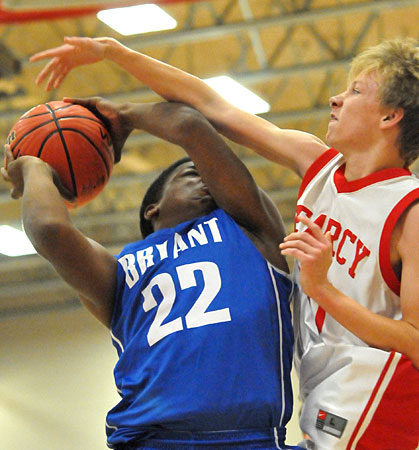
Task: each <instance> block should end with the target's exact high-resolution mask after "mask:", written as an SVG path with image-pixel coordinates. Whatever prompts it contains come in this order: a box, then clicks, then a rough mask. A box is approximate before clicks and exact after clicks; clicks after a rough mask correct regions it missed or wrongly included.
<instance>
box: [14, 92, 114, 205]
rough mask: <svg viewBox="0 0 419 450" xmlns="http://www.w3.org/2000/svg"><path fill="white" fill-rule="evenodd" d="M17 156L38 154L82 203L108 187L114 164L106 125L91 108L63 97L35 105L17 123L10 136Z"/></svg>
mask: <svg viewBox="0 0 419 450" xmlns="http://www.w3.org/2000/svg"><path fill="white" fill-rule="evenodd" d="M7 143H8V144H10V149H11V151H12V153H13V156H14V157H15V158H18V157H19V156H24V155H29V156H37V157H38V158H41V159H42V160H43V161H45V162H47V163H48V164H50V165H51V166H52V167H53V168H54V169H55V170H56V171H57V172H58V174H59V176H60V178H61V181H62V182H63V184H64V186H65V187H66V188H67V189H68V190H69V191H71V192H72V193H73V194H74V196H75V202H74V203H71V204H68V207H69V208H74V207H77V206H81V205H84V204H86V203H87V202H89V201H90V200H92V199H93V198H94V197H96V196H97V195H98V194H99V193H100V192H101V191H102V190H103V188H104V187H105V185H106V183H107V182H108V180H109V177H110V175H111V172H112V169H113V164H114V152H113V147H112V141H111V138H110V136H109V133H108V131H107V130H106V128H105V126H104V125H103V123H102V122H101V120H100V119H98V118H97V117H96V116H95V115H94V114H93V113H92V112H91V111H89V110H88V109H87V108H85V107H83V106H80V105H76V104H72V103H65V102H62V101H52V102H48V103H45V104H42V105H38V106H35V107H34V108H32V109H30V110H29V111H27V112H26V113H25V114H23V116H21V117H20V119H19V120H18V121H17V122H16V123H15V125H14V126H13V128H12V129H11V130H10V133H9V135H8V137H7Z"/></svg>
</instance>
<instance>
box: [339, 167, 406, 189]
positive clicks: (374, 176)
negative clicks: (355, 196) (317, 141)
mask: <svg viewBox="0 0 419 450" xmlns="http://www.w3.org/2000/svg"><path fill="white" fill-rule="evenodd" d="M411 175H412V172H410V170H409V169H402V168H399V167H394V168H391V169H383V170H380V171H378V172H374V173H371V174H369V175H367V176H366V177H363V178H359V179H358V180H353V181H348V180H347V179H346V178H345V164H343V165H342V166H340V167H339V168H338V169H337V170H336V172H335V174H334V176H333V179H334V182H335V186H336V189H337V191H338V192H339V193H343V192H355V191H358V190H359V189H362V188H364V187H366V186H369V185H371V184H374V183H378V182H379V181H385V180H391V179H392V178H398V177H404V176H411Z"/></svg>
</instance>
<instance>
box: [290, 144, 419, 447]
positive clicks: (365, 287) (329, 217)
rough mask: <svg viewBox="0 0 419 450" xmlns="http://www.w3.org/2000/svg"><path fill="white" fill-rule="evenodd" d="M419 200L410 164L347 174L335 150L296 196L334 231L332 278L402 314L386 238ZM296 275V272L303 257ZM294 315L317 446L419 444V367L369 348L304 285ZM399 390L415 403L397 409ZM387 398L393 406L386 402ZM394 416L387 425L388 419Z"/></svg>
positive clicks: (371, 303)
mask: <svg viewBox="0 0 419 450" xmlns="http://www.w3.org/2000/svg"><path fill="white" fill-rule="evenodd" d="M418 199H419V180H418V179H417V178H416V177H415V176H414V175H412V174H411V173H410V171H409V170H408V169H401V168H394V169H385V170H382V171H380V172H377V173H374V174H371V175H369V176H367V177H364V178H362V179H359V180H355V181H347V180H346V179H345V177H344V161H343V157H342V155H341V154H339V153H338V152H336V151H335V150H333V149H331V150H328V151H327V152H325V153H324V154H323V155H322V156H321V157H320V158H319V159H318V160H317V161H315V162H314V164H313V165H312V166H311V167H310V168H309V170H308V172H307V174H306V175H305V177H304V179H303V182H302V185H301V189H300V193H299V199H298V203H297V214H298V215H306V216H307V217H309V218H310V219H311V220H313V221H315V222H316V223H317V224H318V225H319V226H321V227H322V229H323V231H324V232H326V231H330V232H331V237H332V240H333V262H332V264H331V267H330V269H329V272H328V279H329V280H330V282H331V283H332V284H333V285H334V286H335V287H336V288H337V289H339V290H341V291H342V292H344V293H345V294H346V295H348V296H350V297H352V298H354V299H355V300H356V301H357V302H358V303H360V304H361V305H363V306H365V307H366V308H368V309H369V310H370V311H373V312H374V313H377V314H381V315H383V316H386V317H389V318H392V319H396V320H398V319H400V318H401V307H400V281H399V279H398V277H397V275H396V274H395V273H394V271H393V268H392V265H391V261H390V239H391V235H392V231H393V229H394V226H395V224H396V223H397V220H398V218H399V217H400V216H401V214H402V213H403V211H405V210H406V208H407V207H408V206H409V205H411V204H412V202H414V201H416V200H418ZM296 228H297V229H299V230H302V229H304V226H303V224H301V223H297V224H296ZM295 275H296V278H297V280H298V276H299V271H298V264H297V265H296V270H295ZM294 318H295V322H296V323H295V325H296V327H295V328H296V366H297V370H298V371H299V375H300V393H301V397H302V400H303V402H304V407H303V411H302V415H301V426H302V429H303V430H304V431H305V432H306V433H308V434H309V435H310V436H311V437H312V438H313V440H314V442H315V444H316V449H319V450H331V449H348V450H349V449H361V448H362V449H364V448H365V449H367V448H368V449H370V450H371V449H380V450H383V449H388V450H390V449H391V450H398V449H400V450H408V449H416V447H417V445H418V440H419V371H417V370H416V369H414V368H413V366H412V364H411V362H410V361H409V360H408V359H407V358H406V357H405V356H403V355H400V354H398V353H395V352H385V351H382V350H378V349H375V348H371V347H369V346H368V345H367V344H366V343H365V342H363V341H361V340H360V339H359V338H358V337H356V336H355V335H353V334H352V333H351V332H349V331H348V330H346V329H345V328H344V327H343V326H342V325H340V324H339V323H338V322H337V321H336V320H334V319H333V318H332V317H331V316H330V315H328V314H326V313H325V312H324V310H323V309H322V308H320V307H319V306H318V305H317V303H316V302H314V301H313V300H311V299H310V298H308V297H307V296H306V295H304V294H303V293H300V295H298V296H297V299H296V301H295V305H294ZM400 380H403V381H402V384H403V387H401V384H400ZM407 380H410V385H406V381H407ZM394 391H395V392H394ZM402 393H403V394H404V395H406V394H407V395H408V397H409V398H410V399H411V401H410V402H408V403H404V404H403V408H404V409H403V410H402V411H401V410H400V406H401V405H402V403H400V401H401V400H400V399H399V400H397V395H401V394H402ZM395 394H397V395H395ZM389 396H390V397H391V401H393V400H396V404H395V405H396V406H397V408H396V409H394V408H393V409H389V408H391V405H390V403H389V401H390V400H389V399H388V397H389ZM393 406H394V405H393ZM395 411H397V412H398V414H397V417H396V418H395V417H394V413H395ZM390 416H391V421H390V422H389V423H391V427H388V426H387V427H384V425H383V424H384V423H385V421H386V420H387V419H388V420H390ZM399 422H400V423H399ZM384 428H385V430H387V431H385V430H384ZM386 433H387V434H388V438H387V437H385V436H386ZM387 441H388V442H387ZM401 441H402V442H401Z"/></svg>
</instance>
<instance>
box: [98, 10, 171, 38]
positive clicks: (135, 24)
mask: <svg viewBox="0 0 419 450" xmlns="http://www.w3.org/2000/svg"><path fill="white" fill-rule="evenodd" d="M97 18H98V19H99V20H101V21H102V22H104V23H106V25H108V26H110V27H111V28H113V29H114V30H115V31H117V32H118V33H120V34H122V35H124V36H128V35H131V34H140V33H149V32H151V31H161V30H171V29H172V28H175V27H176V25H177V22H176V20H175V19H174V18H173V17H172V16H170V15H169V14H167V13H166V12H165V11H163V10H162V9H161V8H160V7H159V6H157V5H151V4H150V5H149V4H147V5H137V6H127V7H126V8H114V9H104V10H102V11H99V12H98V13H97Z"/></svg>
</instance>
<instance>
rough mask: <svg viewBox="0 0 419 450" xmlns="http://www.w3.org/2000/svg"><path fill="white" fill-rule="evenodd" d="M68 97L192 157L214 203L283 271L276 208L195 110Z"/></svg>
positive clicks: (281, 233) (166, 104)
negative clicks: (164, 141) (178, 148)
mask: <svg viewBox="0 0 419 450" xmlns="http://www.w3.org/2000/svg"><path fill="white" fill-rule="evenodd" d="M69 100H71V101H72V102H75V103H79V104H81V105H83V106H85V107H87V108H89V109H90V110H92V111H93V112H95V114H98V115H99V117H102V116H104V118H105V119H106V117H108V116H113V117H115V116H117V117H119V121H117V122H118V123H121V122H123V123H125V124H126V127H127V129H133V128H137V129H143V130H145V131H147V132H148V133H151V134H153V135H155V136H157V137H160V138H162V139H164V140H166V141H169V142H171V143H173V144H176V145H179V146H181V147H182V148H183V149H184V150H185V151H186V152H187V153H188V154H189V156H190V157H191V159H192V160H193V162H194V164H195V167H196V169H197V171H198V173H199V175H200V176H201V178H202V180H203V181H204V183H205V184H206V186H207V187H208V189H209V192H210V193H211V196H212V197H213V199H214V200H215V202H216V203H217V205H218V206H219V207H220V208H222V209H224V210H225V211H226V212H227V213H229V214H230V215H231V216H232V217H233V218H234V219H235V220H236V222H237V223H238V224H239V225H241V226H242V227H243V228H244V229H246V230H247V231H248V232H249V233H250V234H251V235H252V237H254V239H255V240H257V244H256V245H258V247H259V249H260V251H261V252H262V254H263V255H264V256H265V258H267V259H268V260H269V261H270V262H272V263H273V264H274V265H275V266H277V267H280V268H282V269H284V270H287V266H286V262H285V258H284V257H282V255H280V252H279V251H278V245H279V243H280V242H281V241H282V239H283V237H284V235H285V234H284V227H283V224H282V220H281V217H280V214H279V212H278V209H277V208H276V206H275V205H274V203H273V202H272V200H271V199H270V198H269V197H268V196H267V195H266V194H265V193H264V192H263V191H262V190H261V189H259V187H258V186H257V185H256V184H255V182H254V180H253V178H252V176H251V174H250V172H249V171H248V170H247V168H246V167H245V165H244V164H243V163H242V162H241V161H240V159H239V158H238V157H237V156H236V155H235V154H234V152H233V151H232V150H231V149H230V148H229V147H228V145H227V144H226V142H225V140H224V139H223V138H222V137H221V136H220V135H219V134H218V132H217V131H216V130H215V129H214V127H213V126H212V125H211V124H210V123H209V122H208V120H207V119H205V117H204V116H203V115H202V114H200V113H199V112H198V111H197V110H195V109H193V108H190V107H189V106H186V105H184V104H181V103H173V102H162V103H145V104H134V103H126V104H115V103H113V102H110V101H108V100H105V99H100V98H98V97H94V98H91V99H85V100H83V99H69ZM262 247H263V248H262Z"/></svg>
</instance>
